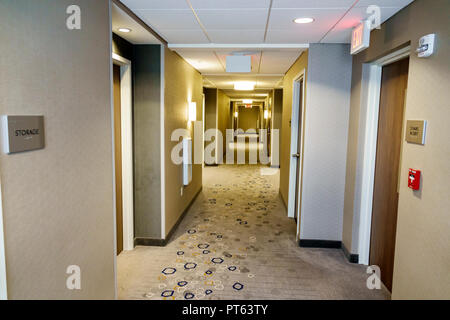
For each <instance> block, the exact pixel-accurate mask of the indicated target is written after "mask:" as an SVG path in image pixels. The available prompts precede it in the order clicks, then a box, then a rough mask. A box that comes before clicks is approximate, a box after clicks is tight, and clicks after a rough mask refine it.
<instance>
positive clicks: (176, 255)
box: [117, 165, 388, 300]
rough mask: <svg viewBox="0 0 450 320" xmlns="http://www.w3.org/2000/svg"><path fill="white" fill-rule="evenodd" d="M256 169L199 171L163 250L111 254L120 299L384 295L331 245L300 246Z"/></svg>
mask: <svg viewBox="0 0 450 320" xmlns="http://www.w3.org/2000/svg"><path fill="white" fill-rule="evenodd" d="M261 169H264V167H262V166H248V165H234V166H233V165H221V166H218V167H206V168H205V170H204V187H203V192H202V193H201V194H200V195H199V197H198V198H197V200H196V201H195V203H194V204H193V205H192V207H191V209H190V211H189V212H188V213H187V215H186V217H185V218H184V221H183V222H182V223H181V224H180V226H179V227H178V229H177V231H176V232H175V234H174V236H173V238H172V240H171V241H170V243H169V244H168V245H167V246H166V247H143V246H141V247H136V248H135V250H133V251H124V252H122V253H121V254H120V255H119V257H118V261H117V263H118V288H119V289H118V294H119V298H120V299H169V300H172V299H386V298H388V295H387V293H386V291H383V290H369V289H367V288H366V279H367V274H366V273H365V267H364V266H361V265H356V264H350V263H348V262H346V260H345V258H344V255H343V253H342V252H341V251H340V250H336V249H306V248H300V247H298V245H297V243H296V241H295V230H296V225H295V222H294V220H292V219H289V218H287V217H286V213H285V208H284V206H283V204H282V202H281V200H280V197H279V195H278V173H277V174H275V175H262V174H261V173H264V171H261Z"/></svg>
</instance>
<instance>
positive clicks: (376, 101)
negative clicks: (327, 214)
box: [356, 46, 411, 265]
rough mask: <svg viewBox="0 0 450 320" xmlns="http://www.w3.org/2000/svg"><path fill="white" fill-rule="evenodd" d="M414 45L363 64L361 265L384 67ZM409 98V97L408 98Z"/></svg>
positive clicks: (366, 240)
mask: <svg viewBox="0 0 450 320" xmlns="http://www.w3.org/2000/svg"><path fill="white" fill-rule="evenodd" d="M410 52H411V46H407V47H404V48H402V49H399V50H397V51H395V52H393V53H390V54H388V55H386V56H384V57H382V58H380V59H377V60H375V61H373V62H370V63H366V64H364V65H363V76H362V86H361V110H365V111H366V114H365V119H364V120H363V121H364V123H362V125H361V126H360V130H363V131H364V133H363V134H364V136H363V137H362V146H361V155H360V156H361V157H362V159H360V166H362V167H361V168H360V169H359V168H358V169H359V170H358V171H360V172H361V174H360V179H361V190H360V199H359V204H357V205H356V209H357V210H359V233H358V254H359V263H360V264H365V265H368V264H369V256H370V236H371V228H372V201H373V189H374V182H375V163H376V151H377V142H378V113H379V109H380V93H381V76H382V70H383V66H386V65H388V64H391V63H393V62H396V61H399V60H402V59H404V58H406V57H409V56H410ZM405 98H406V97H405Z"/></svg>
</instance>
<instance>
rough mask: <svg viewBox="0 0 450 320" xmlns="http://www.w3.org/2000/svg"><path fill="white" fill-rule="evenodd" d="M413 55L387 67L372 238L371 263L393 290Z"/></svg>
mask: <svg viewBox="0 0 450 320" xmlns="http://www.w3.org/2000/svg"><path fill="white" fill-rule="evenodd" d="M408 66H409V58H407V59H403V60H400V61H397V62H394V63H392V64H389V65H387V66H385V67H383V72H382V80H381V94H380V111H379V119H378V141H377V154H376V163H375V181H374V193H373V207H372V231H371V240H370V264H371V265H378V266H379V267H380V271H381V281H382V282H383V283H384V285H385V286H386V287H387V288H388V289H389V291H392V274H393V270H394V253H395V234H396V229H397V209H398V183H399V168H400V154H401V144H402V126H403V112H404V105H405V93H406V87H407V83H408Z"/></svg>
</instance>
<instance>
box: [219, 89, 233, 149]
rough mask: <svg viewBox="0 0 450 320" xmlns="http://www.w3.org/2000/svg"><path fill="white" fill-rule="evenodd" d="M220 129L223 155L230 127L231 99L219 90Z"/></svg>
mask: <svg viewBox="0 0 450 320" xmlns="http://www.w3.org/2000/svg"><path fill="white" fill-rule="evenodd" d="M217 110H218V118H217V124H218V129H219V130H220V132H222V139H223V153H225V150H226V149H225V141H226V129H231V127H230V123H231V122H230V97H228V96H227V95H226V94H225V93H224V92H223V91H222V90H217Z"/></svg>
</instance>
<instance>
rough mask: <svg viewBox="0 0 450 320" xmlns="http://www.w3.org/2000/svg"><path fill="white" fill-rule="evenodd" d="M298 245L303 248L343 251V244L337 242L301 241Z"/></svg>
mask: <svg viewBox="0 0 450 320" xmlns="http://www.w3.org/2000/svg"><path fill="white" fill-rule="evenodd" d="M298 245H299V246H300V247H302V248H329V249H341V247H342V243H341V241H337V240H319V239H300V240H299V242H298Z"/></svg>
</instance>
